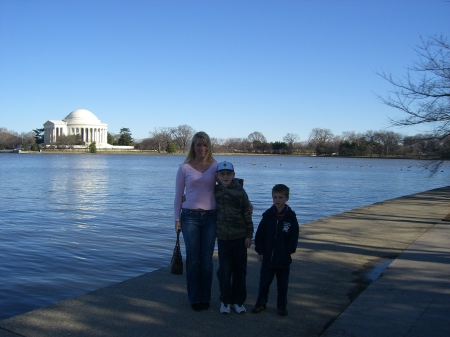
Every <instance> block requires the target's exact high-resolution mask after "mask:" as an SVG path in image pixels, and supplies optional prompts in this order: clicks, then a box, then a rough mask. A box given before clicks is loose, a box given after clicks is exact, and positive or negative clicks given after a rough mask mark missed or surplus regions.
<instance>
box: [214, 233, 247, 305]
mask: <svg viewBox="0 0 450 337" xmlns="http://www.w3.org/2000/svg"><path fill="white" fill-rule="evenodd" d="M217 247H218V250H219V269H218V270H217V278H218V279H219V285H220V297H219V298H220V300H221V301H222V302H223V303H225V304H237V305H243V304H244V302H245V300H246V298H247V285H246V277H247V247H245V237H244V238H240V239H236V240H220V239H218V240H217Z"/></svg>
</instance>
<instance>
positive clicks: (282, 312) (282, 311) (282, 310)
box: [278, 308, 288, 316]
mask: <svg viewBox="0 0 450 337" xmlns="http://www.w3.org/2000/svg"><path fill="white" fill-rule="evenodd" d="M278 315H280V316H287V315H288V311H287V310H286V308H278Z"/></svg>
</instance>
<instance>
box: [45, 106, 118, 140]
mask: <svg viewBox="0 0 450 337" xmlns="http://www.w3.org/2000/svg"><path fill="white" fill-rule="evenodd" d="M61 135H66V136H71V135H80V136H81V140H82V141H83V142H84V143H85V144H86V145H88V144H90V143H92V142H95V143H96V145H97V147H112V146H111V145H110V144H108V141H107V140H108V124H105V123H101V122H100V120H99V119H98V118H97V117H96V116H95V115H94V114H93V113H92V112H90V111H88V110H85V109H77V110H75V111H72V112H71V113H70V114H68V115H67V116H66V118H64V119H63V120H62V121H61V120H48V121H47V122H45V124H44V144H45V145H52V144H55V143H56V141H57V139H58V137H59V136H61Z"/></svg>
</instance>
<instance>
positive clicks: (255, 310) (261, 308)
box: [252, 304, 266, 314]
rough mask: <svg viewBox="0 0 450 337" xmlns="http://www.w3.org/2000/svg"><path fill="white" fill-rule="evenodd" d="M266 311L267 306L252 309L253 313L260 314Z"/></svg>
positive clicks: (256, 306)
mask: <svg viewBox="0 0 450 337" xmlns="http://www.w3.org/2000/svg"><path fill="white" fill-rule="evenodd" d="M265 309H266V305H265V304H263V305H258V304H255V306H254V307H253V309H252V313H254V314H259V313H260V312H261V311H263V310H265Z"/></svg>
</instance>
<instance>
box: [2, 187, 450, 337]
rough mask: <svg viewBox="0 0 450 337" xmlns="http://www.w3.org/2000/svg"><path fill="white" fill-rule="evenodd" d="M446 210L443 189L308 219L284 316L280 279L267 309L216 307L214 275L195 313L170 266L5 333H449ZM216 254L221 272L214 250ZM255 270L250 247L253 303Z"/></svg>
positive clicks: (17, 323) (5, 336)
mask: <svg viewBox="0 0 450 337" xmlns="http://www.w3.org/2000/svg"><path fill="white" fill-rule="evenodd" d="M449 214H450V187H445V188H440V189H435V190H431V191H426V192H423V193H418V194H414V195H410V196H405V197H401V198H397V199H392V200H388V201H384V202H380V203H376V204H373V205H369V206H365V207H362V208H359V209H355V210H352V211H349V212H345V213H342V214H338V215H336V216H332V217H328V218H324V219H321V220H318V221H314V222H311V223H308V224H305V225H302V226H301V232H300V240H299V245H298V247H299V248H298V250H297V253H296V254H295V255H294V256H293V258H294V262H293V265H292V269H291V280H290V285H289V293H288V301H289V303H288V310H289V315H288V316H287V317H280V316H278V315H277V312H276V305H275V304H276V285H275V284H273V285H272V288H271V289H272V290H271V294H270V299H269V303H268V307H267V310H266V311H265V312H262V313H261V314H258V315H256V314H252V313H250V312H248V313H246V314H241V315H238V314H236V313H234V312H232V313H231V314H230V315H222V314H220V313H219V304H220V302H219V300H218V293H219V291H218V284H217V279H214V282H213V292H212V294H213V299H212V302H211V308H210V310H208V311H203V312H195V311H193V310H192V309H191V308H190V306H189V303H188V302H187V296H186V290H185V289H186V284H185V276H175V275H172V274H170V271H169V268H164V269H161V270H158V271H155V272H152V273H148V274H145V275H142V276H139V277H136V278H133V279H131V280H127V281H125V282H122V283H118V284H115V285H112V286H109V287H106V288H102V289H99V290H97V291H94V292H91V293H88V294H86V295H83V296H79V297H76V298H73V299H69V300H66V301H62V302H59V303H56V304H54V305H51V306H48V307H45V308H41V309H38V310H34V311H31V312H28V313H26V314H23V315H20V316H16V317H12V318H9V319H6V320H3V321H0V337H14V336H16V337H17V336H27V337H31V336H33V337H39V336H46V337H52V336H55V337H56V336H58V337H59V336H110V337H112V336H171V337H174V336H188V337H197V336H199V337H200V336H214V337H215V336H239V335H245V336H246V337H252V336H255V337H256V336H258V337H261V336H269V337H270V336H286V337H287V336H323V337H330V336H335V337H338V336H358V337H359V336H361V337H365V336H377V337H378V336H407V337H412V336H426V337H429V336H446V337H447V336H450V222H448V218H447V221H442V219H444V218H445V217H446V216H447V215H449ZM300 220H301V219H300ZM214 262H215V270H216V269H217V256H215V258H214ZM389 263H390V265H389V266H388V267H387V269H385V268H386V266H387V265H388V264H389ZM379 274H381V275H379ZM258 276H259V263H258V262H257V261H256V253H255V252H254V250H253V247H252V249H251V250H249V263H248V276H247V288H248V289H247V290H248V298H247V304H246V306H247V309H248V311H250V309H251V307H252V305H253V304H254V301H255V299H256V296H257V291H258ZM377 276H379V277H377ZM274 283H276V281H274Z"/></svg>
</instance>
